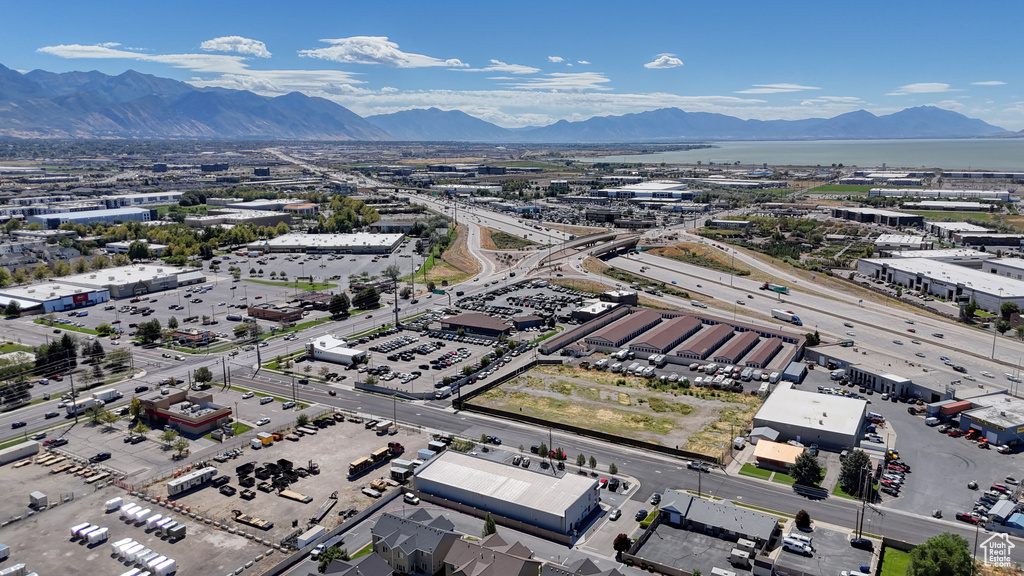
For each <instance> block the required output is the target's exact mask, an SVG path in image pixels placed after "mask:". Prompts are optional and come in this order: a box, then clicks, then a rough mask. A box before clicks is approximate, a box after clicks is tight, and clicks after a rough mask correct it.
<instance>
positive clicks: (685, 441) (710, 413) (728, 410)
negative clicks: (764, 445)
mask: <svg viewBox="0 0 1024 576" xmlns="http://www.w3.org/2000/svg"><path fill="white" fill-rule="evenodd" d="M602 357H604V356H603V355H597V356H593V357H591V359H590V360H591V362H593V361H596V360H599V359H600V358H602ZM688 373H689V372H687V373H686V374H688ZM686 374H683V375H684V376H685V375H686ZM659 387H660V389H657V388H652V387H648V385H647V381H646V380H644V379H641V378H634V377H630V376H623V375H621V374H612V373H609V372H600V371H596V370H585V369H582V368H577V367H573V366H542V367H539V368H536V369H534V370H532V371H530V372H529V373H527V374H525V375H523V376H520V377H519V378H516V379H515V380H512V381H510V382H508V383H505V384H503V385H501V386H499V387H497V388H495V389H493V390H490V391H488V392H487V393H485V394H483V395H482V396H479V397H477V398H476V399H475V400H473V402H474V403H476V404H480V405H482V406H489V407H492V408H502V409H505V410H510V411H518V410H521V411H522V413H523V414H526V415H528V416H533V417H536V418H543V419H547V420H552V421H556V422H564V423H571V424H574V425H577V426H579V425H580V423H581V422H587V423H589V424H590V427H591V428H592V429H593V430H597V431H600V432H605V433H608V434H617V435H621V436H624V437H627V438H635V439H638V440H644V441H647V442H652V443H654V444H660V445H663V446H672V447H676V446H678V447H679V448H685V449H687V450H692V451H695V452H700V453H702V454H707V455H709V456H720V455H721V453H722V451H723V449H726V448H728V445H729V442H731V440H732V437H733V433H734V431H735V429H740V428H742V427H744V426H747V425H748V424H749V422H750V421H751V419H752V418H753V416H754V413H755V412H756V411H757V408H758V407H759V406H760V404H761V401H760V399H759V398H757V397H755V396H749V395H746V396H745V395H743V394H732V393H727V392H713V391H706V390H702V389H693V388H691V389H683V388H681V387H679V386H678V385H677V386H676V387H675V388H673V387H672V385H671V384H667V385H660V386H659Z"/></svg>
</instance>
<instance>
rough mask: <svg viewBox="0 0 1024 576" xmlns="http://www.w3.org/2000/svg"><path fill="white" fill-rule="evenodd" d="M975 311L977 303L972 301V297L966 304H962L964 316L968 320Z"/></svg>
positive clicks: (976, 310) (972, 316)
mask: <svg viewBox="0 0 1024 576" xmlns="http://www.w3.org/2000/svg"><path fill="white" fill-rule="evenodd" d="M977 313H978V303H977V302H975V301H974V298H971V301H970V302H968V303H967V306H964V317H965V318H967V319H968V320H971V319H973V318H974V315H975V314H977Z"/></svg>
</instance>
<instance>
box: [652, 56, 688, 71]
mask: <svg viewBox="0 0 1024 576" xmlns="http://www.w3.org/2000/svg"><path fill="white" fill-rule="evenodd" d="M682 65H683V61H682V60H680V59H679V58H676V57H675V56H673V55H671V54H659V55H658V58H657V59H656V60H654V61H653V62H648V63H647V64H644V68H655V69H665V68H678V67H680V66H682Z"/></svg>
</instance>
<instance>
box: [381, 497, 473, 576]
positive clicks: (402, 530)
mask: <svg viewBox="0 0 1024 576" xmlns="http://www.w3.org/2000/svg"><path fill="white" fill-rule="evenodd" d="M454 529H455V525H454V524H452V522H451V521H450V520H448V519H447V518H445V517H443V516H438V517H436V518H435V517H433V516H431V515H430V513H429V512H427V511H426V510H424V509H422V508H420V509H418V510H417V511H416V512H414V513H413V514H411V515H409V516H408V517H402V516H398V515H395V514H391V513H384V514H381V517H380V518H379V519H378V520H377V523H376V524H374V525H373V528H371V529H370V536H371V538H372V544H373V552H374V553H375V554H377V555H379V556H380V557H381V558H383V559H384V561H385V562H387V564H388V565H389V566H391V568H392V570H394V571H395V574H408V575H413V576H420V575H425V576H426V575H434V574H441V573H442V572H443V571H444V558H445V556H447V555H448V552H449V550H451V547H452V544H454V543H455V542H456V541H457V540H458V539H459V536H458V534H456V533H455V532H454Z"/></svg>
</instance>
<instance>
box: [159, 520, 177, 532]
mask: <svg viewBox="0 0 1024 576" xmlns="http://www.w3.org/2000/svg"><path fill="white" fill-rule="evenodd" d="M177 525H178V523H177V522H175V521H173V520H171V521H170V522H168V523H166V524H164V523H160V524H158V525H157V528H156V529H157V531H158V532H160V533H161V534H167V533H168V532H170V531H171V529H172V528H174V527H175V526H177Z"/></svg>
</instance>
